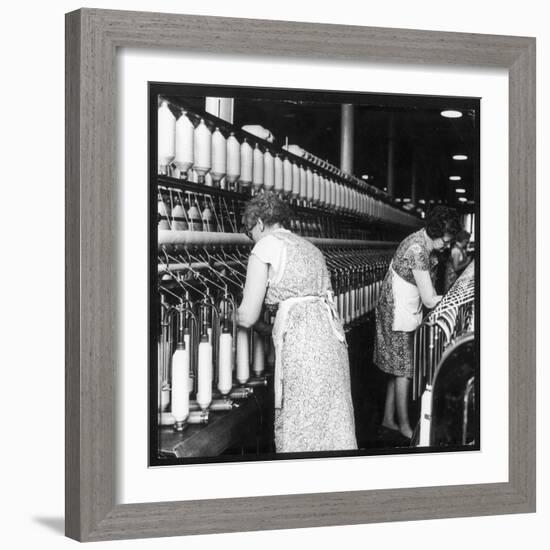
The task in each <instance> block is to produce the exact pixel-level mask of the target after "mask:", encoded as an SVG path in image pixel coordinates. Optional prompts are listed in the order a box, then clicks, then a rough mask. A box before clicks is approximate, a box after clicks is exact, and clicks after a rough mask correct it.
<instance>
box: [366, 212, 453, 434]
mask: <svg viewBox="0 0 550 550" xmlns="http://www.w3.org/2000/svg"><path fill="white" fill-rule="evenodd" d="M460 229H461V227H460V222H459V219H458V214H457V213H456V211H455V210H454V209H452V208H448V207H446V206H436V207H435V208H434V209H433V210H431V211H430V212H429V213H428V215H427V217H426V226H425V228H424V229H421V230H420V231H417V232H416V233H413V234H412V235H409V236H408V237H407V238H406V239H405V240H404V241H402V242H401V244H400V245H399V247H398V248H397V251H396V253H395V255H394V257H393V259H392V262H391V265H390V268H389V270H388V273H387V274H386V277H385V279H384V282H383V284H382V290H381V293H380V299H379V301H378V304H377V306H376V341H375V346H374V362H375V364H376V365H377V366H378V368H379V369H380V370H382V371H383V372H385V373H387V374H389V375H390V379H389V381H388V386H387V389H386V402H385V406H384V418H383V420H382V426H384V427H386V428H389V429H392V430H398V431H400V432H401V434H402V435H403V436H405V437H407V438H409V439H410V438H411V437H412V428H411V425H410V422H409V413H408V394H409V386H410V379H411V378H412V375H413V360H414V358H413V338H414V331H415V329H416V328H417V327H418V326H419V325H420V323H421V321H422V305H424V306H425V307H427V308H429V309H431V308H433V307H435V306H436V305H437V303H438V302H439V301H440V300H441V296H438V295H437V293H436V291H435V290H434V287H433V284H432V279H431V277H430V268H431V266H432V261H434V262H436V261H437V260H435V258H433V256H431V252H432V251H441V250H443V249H444V248H446V247H448V246H450V244H451V242H452V240H453V239H454V238H455V236H456V234H457V233H458V231H459V230H460ZM396 413H397V420H396Z"/></svg>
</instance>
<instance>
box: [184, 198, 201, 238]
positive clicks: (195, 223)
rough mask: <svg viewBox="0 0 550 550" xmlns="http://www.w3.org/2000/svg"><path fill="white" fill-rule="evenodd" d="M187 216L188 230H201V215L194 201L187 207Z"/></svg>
mask: <svg viewBox="0 0 550 550" xmlns="http://www.w3.org/2000/svg"><path fill="white" fill-rule="evenodd" d="M187 216H188V218H189V231H202V216H201V213H200V210H199V205H198V203H197V202H196V201H195V203H194V204H193V205H192V206H191V207H190V208H189V210H188V212H187Z"/></svg>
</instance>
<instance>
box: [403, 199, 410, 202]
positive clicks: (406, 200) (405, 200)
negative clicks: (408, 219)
mask: <svg viewBox="0 0 550 550" xmlns="http://www.w3.org/2000/svg"><path fill="white" fill-rule="evenodd" d="M403 202H411V199H403Z"/></svg>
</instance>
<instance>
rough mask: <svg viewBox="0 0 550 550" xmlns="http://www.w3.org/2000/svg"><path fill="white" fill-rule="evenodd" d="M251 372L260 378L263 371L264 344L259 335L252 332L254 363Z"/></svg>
mask: <svg viewBox="0 0 550 550" xmlns="http://www.w3.org/2000/svg"><path fill="white" fill-rule="evenodd" d="M252 370H253V372H254V374H255V375H256V376H261V375H262V373H263V372H264V370H265V344H264V339H263V338H262V336H261V335H260V334H258V333H257V332H254V361H253V362H252Z"/></svg>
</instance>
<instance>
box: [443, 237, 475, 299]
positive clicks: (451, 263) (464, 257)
mask: <svg viewBox="0 0 550 550" xmlns="http://www.w3.org/2000/svg"><path fill="white" fill-rule="evenodd" d="M469 242H470V233H468V231H465V230H463V229H462V230H461V231H459V232H458V234H457V236H456V242H455V244H454V246H453V247H452V249H451V253H450V254H449V258H448V260H447V262H446V264H445V292H447V291H448V290H449V289H450V288H451V287H452V286H453V285H454V284H455V281H456V280H457V279H458V276H459V275H460V274H461V273H462V272H463V271H464V269H466V267H467V266H468V264H469V263H470V257H469V256H468V253H467V252H466V248H467V247H468V243H469Z"/></svg>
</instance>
